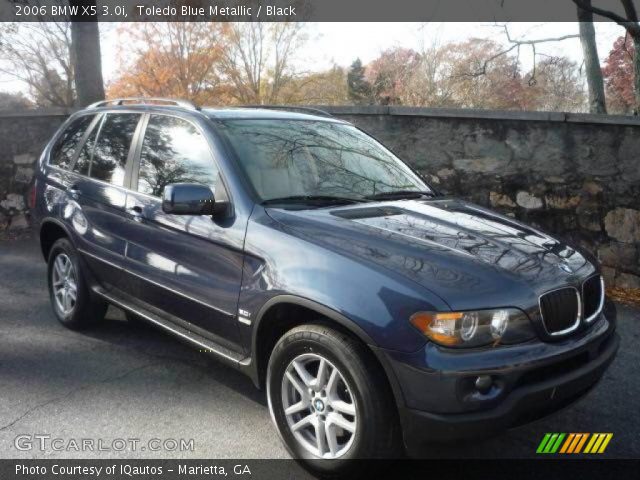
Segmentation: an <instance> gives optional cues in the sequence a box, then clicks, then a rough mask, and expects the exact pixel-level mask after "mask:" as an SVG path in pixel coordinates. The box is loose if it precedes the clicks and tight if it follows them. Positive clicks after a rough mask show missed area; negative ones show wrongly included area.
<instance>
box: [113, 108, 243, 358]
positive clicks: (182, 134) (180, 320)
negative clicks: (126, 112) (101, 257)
mask: <svg viewBox="0 0 640 480" xmlns="http://www.w3.org/2000/svg"><path fill="white" fill-rule="evenodd" d="M139 149H140V160H139V170H135V171H134V172H133V175H132V184H131V190H130V191H129V193H128V195H127V202H126V210H127V213H128V216H129V221H128V228H127V241H128V244H127V251H126V266H125V270H126V275H127V277H128V285H130V286H131V291H130V293H131V294H133V296H134V297H136V298H137V299H138V300H140V301H142V302H144V304H145V305H144V306H146V307H147V308H149V307H152V309H153V310H152V311H156V312H157V311H159V313H160V314H161V315H162V316H164V317H165V318H167V319H169V320H171V321H173V322H175V323H177V324H179V325H180V326H182V327H184V328H187V329H188V330H191V331H194V332H196V333H199V334H200V335H203V336H205V337H208V338H210V339H212V340H214V341H216V342H217V343H219V344H221V345H223V346H225V347H227V348H229V349H232V350H235V351H241V350H242V349H241V347H240V346H239V341H238V331H237V325H236V323H235V318H236V309H237V304H238V296H239V292H240V283H241V274H242V261H243V252H242V243H241V242H240V243H239V242H238V241H237V238H238V237H237V235H235V236H234V235H232V234H231V232H233V231H236V232H237V229H238V227H239V226H238V225H236V222H237V221H236V220H234V219H225V220H224V222H220V221H216V219H214V218H212V217H210V216H205V215H203V216H187V215H169V214H165V213H164V212H163V211H162V205H161V200H160V197H161V195H162V192H163V190H164V187H165V186H166V185H168V184H170V183H180V182H188V183H200V184H203V185H207V186H210V187H211V188H212V189H215V188H224V187H223V186H222V182H220V181H219V171H218V167H217V165H216V162H215V159H214V158H213V156H212V154H211V151H210V148H209V145H208V142H207V140H206V138H205V137H204V136H203V134H202V133H201V131H200V129H199V127H198V126H197V125H195V124H193V123H191V122H190V121H188V120H185V119H183V118H180V117H177V116H171V115H162V114H151V115H149V117H148V122H147V125H146V129H145V131H144V134H143V137H142V142H141V145H140V147H139ZM245 223H246V221H245ZM241 228H243V231H244V228H246V225H244V227H241Z"/></svg>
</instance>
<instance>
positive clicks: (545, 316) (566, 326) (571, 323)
mask: <svg viewBox="0 0 640 480" xmlns="http://www.w3.org/2000/svg"><path fill="white" fill-rule="evenodd" d="M580 310H581V302H580V294H579V293H578V290H576V289H575V288H574V287H565V288H559V289H557V290H553V291H551V292H548V293H545V294H544V295H542V296H541V297H540V314H541V315H542V323H543V324H544V326H545V328H546V329H547V332H548V333H549V334H550V335H562V334H564V333H569V332H570V331H572V330H574V329H575V328H577V327H578V325H579V324H580V316H581V311H580Z"/></svg>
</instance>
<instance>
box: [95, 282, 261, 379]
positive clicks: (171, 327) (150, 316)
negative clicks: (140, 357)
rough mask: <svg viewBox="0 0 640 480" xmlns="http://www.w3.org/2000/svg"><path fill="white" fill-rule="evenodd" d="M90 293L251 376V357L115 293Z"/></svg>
mask: <svg viewBox="0 0 640 480" xmlns="http://www.w3.org/2000/svg"><path fill="white" fill-rule="evenodd" d="M92 291H93V292H94V293H95V294H96V295H98V296H100V297H102V298H103V299H104V300H106V301H107V302H108V303H111V304H113V305H115V306H116V307H119V308H122V309H123V310H126V311H128V312H131V313H134V314H135V315H137V316H139V317H140V318H142V319H143V320H145V321H147V322H149V323H151V324H153V325H156V326H158V327H160V328H162V329H163V330H166V331H167V332H169V333H170V334H171V335H173V336H175V337H176V338H178V340H181V341H183V342H185V343H188V344H190V345H191V346H194V347H196V348H200V349H204V350H206V351H207V352H209V353H212V354H214V355H215V356H216V357H217V358H219V359H220V360H222V361H223V362H224V363H226V364H228V365H231V366H232V367H234V368H236V369H238V370H240V371H242V372H243V373H245V374H247V375H249V376H252V375H251V366H252V362H251V357H245V356H244V355H242V354H240V353H238V352H234V351H232V350H229V349H228V348H225V347H223V346H222V345H219V344H217V343H215V342H214V341H212V340H210V339H208V338H205V337H203V336H201V335H198V334H197V333H194V332H191V331H189V330H187V329H186V328H183V327H181V326H179V325H176V324H175V323H173V322H170V321H168V320H166V319H164V318H162V317H160V316H159V315H156V314H155V313H152V312H150V311H148V310H146V309H144V308H143V307H140V306H138V305H135V306H134V305H131V303H129V302H127V301H126V300H125V299H124V298H121V297H120V296H118V294H117V293H114V292H107V291H106V290H104V289H103V288H101V287H99V286H93V287H92Z"/></svg>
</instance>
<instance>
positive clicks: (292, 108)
mask: <svg viewBox="0 0 640 480" xmlns="http://www.w3.org/2000/svg"><path fill="white" fill-rule="evenodd" d="M238 106H239V107H242V108H264V109H266V110H285V111H290V112H300V113H309V114H314V115H320V116H322V117H333V115H331V114H330V113H329V112H327V111H325V110H321V109H319V108H313V107H298V106H296V105H238Z"/></svg>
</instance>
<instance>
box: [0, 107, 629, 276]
mask: <svg viewBox="0 0 640 480" xmlns="http://www.w3.org/2000/svg"><path fill="white" fill-rule="evenodd" d="M321 108H322V107H321ZM324 109H325V110H327V111H329V112H331V113H333V114H334V115H336V116H338V117H341V118H344V119H346V120H349V121H351V122H353V123H355V124H356V125H358V126H359V127H361V128H362V129H364V130H365V131H367V132H369V133H371V134H372V135H374V136H375V137H377V138H378V139H380V140H381V141H382V142H384V143H385V144H386V145H388V146H389V147H390V148H391V149H393V150H394V151H395V152H396V153H398V154H399V156H401V157H402V158H404V159H405V160H407V161H408V162H409V163H410V164H411V165H412V166H413V167H414V168H415V169H416V170H418V171H419V172H420V173H421V174H422V175H423V176H424V177H425V178H426V179H427V180H428V181H430V182H431V183H432V184H433V185H434V186H436V187H437V188H439V189H440V190H441V191H442V192H444V193H449V194H453V195H457V196H461V197H465V198H467V199H469V200H472V201H474V202H477V203H479V204H482V205H485V206H490V207H493V208H495V209H497V210H499V211H501V212H504V213H506V214H508V215H511V216H514V217H516V218H518V219H520V220H523V221H525V222H529V223H531V224H533V225H536V226H539V227H542V228H544V229H545V230H547V231H549V232H552V233H554V234H556V235H558V236H560V237H562V238H565V239H568V240H570V241H572V242H574V243H576V244H579V245H582V246H584V247H585V248H587V249H589V250H590V251H592V252H594V253H595V254H597V255H598V257H599V258H600V260H601V261H602V263H603V265H604V272H605V275H606V279H607V282H608V284H609V285H616V286H620V287H632V288H640V119H638V118H635V117H621V116H604V115H585V114H566V113H556V112H551V113H547V112H502V111H481V110H480V111H476V110H449V109H424V108H409V107H379V106H366V107H324ZM66 114H67V112H63V111H57V112H53V111H49V112H32V113H30V114H28V115H25V114H22V115H17V114H16V115H10V114H6V113H5V114H2V113H0V139H1V141H2V145H3V149H2V152H1V153H0V225H4V226H5V228H22V227H23V226H24V224H25V220H26V219H25V216H24V211H25V206H24V199H23V196H24V194H25V192H26V187H27V185H28V182H29V180H30V175H31V173H32V163H33V161H35V159H36V156H37V155H38V153H39V152H40V150H41V149H42V146H43V145H44V144H45V142H46V140H47V139H48V138H49V137H50V135H51V134H52V133H53V132H54V131H55V129H56V128H57V126H58V125H59V124H60V123H61V122H62V121H63V120H64V119H65V118H66ZM1 228H3V227H2V226H0V229H1Z"/></svg>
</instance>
